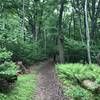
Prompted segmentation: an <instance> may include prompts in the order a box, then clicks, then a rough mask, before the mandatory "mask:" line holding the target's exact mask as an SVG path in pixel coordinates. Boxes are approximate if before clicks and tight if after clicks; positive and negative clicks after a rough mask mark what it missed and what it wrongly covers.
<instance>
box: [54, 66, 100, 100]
mask: <svg viewBox="0 0 100 100" xmlns="http://www.w3.org/2000/svg"><path fill="white" fill-rule="evenodd" d="M56 71H57V74H58V77H59V78H60V80H61V81H62V82H63V84H64V85H65V90H64V91H65V95H66V96H67V97H69V98H71V100H100V96H99V95H100V94H98V95H97V94H95V93H93V92H91V91H89V90H88V89H84V88H83V87H81V86H80V84H79V83H78V80H80V82H82V81H83V80H92V81H93V82H95V83H97V84H100V68H99V67H98V66H97V65H94V64H93V65H88V64H86V65H83V64H58V65H56ZM76 77H77V78H78V80H77V78H76Z"/></svg>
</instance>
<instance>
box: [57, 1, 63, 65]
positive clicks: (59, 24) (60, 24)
mask: <svg viewBox="0 0 100 100" xmlns="http://www.w3.org/2000/svg"><path fill="white" fill-rule="evenodd" d="M63 10H64V0H61V5H60V13H59V20H58V35H59V36H58V49H59V60H60V63H64V47H63V42H64V38H63V34H62V16H63Z"/></svg>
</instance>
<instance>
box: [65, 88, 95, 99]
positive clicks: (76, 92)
mask: <svg viewBox="0 0 100 100" xmlns="http://www.w3.org/2000/svg"><path fill="white" fill-rule="evenodd" d="M65 95H66V96H69V97H70V98H74V99H73V100H94V99H93V97H92V93H91V92H89V91H87V90H85V89H82V88H81V87H79V86H73V87H71V88H70V89H69V90H66V92H65Z"/></svg>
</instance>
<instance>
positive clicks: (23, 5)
mask: <svg viewBox="0 0 100 100" xmlns="http://www.w3.org/2000/svg"><path fill="white" fill-rule="evenodd" d="M85 14H86V13H85V0H13V1H12V0H0V48H6V49H7V50H8V51H11V52H13V56H12V57H13V58H12V59H13V60H14V61H18V60H21V61H23V62H24V63H26V64H30V63H31V62H32V61H39V60H44V59H47V58H50V57H54V59H56V60H57V61H60V62H64V60H65V61H66V62H81V63H86V62H88V55H87V35H86V33H87V25H86V15H85ZM87 17H88V18H87V21H88V26H89V36H90V41H89V43H90V54H91V59H92V62H95V61H96V55H97V53H98V52H99V49H100V45H99V43H100V39H99V38H100V29H99V27H100V0H88V2H87Z"/></svg>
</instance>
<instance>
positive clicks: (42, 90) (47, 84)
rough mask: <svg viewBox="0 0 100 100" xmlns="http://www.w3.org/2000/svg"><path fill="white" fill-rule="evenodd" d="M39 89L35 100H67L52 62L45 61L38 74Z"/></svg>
mask: <svg viewBox="0 0 100 100" xmlns="http://www.w3.org/2000/svg"><path fill="white" fill-rule="evenodd" d="M37 77H38V89H37V93H36V98H35V100H67V99H65V98H64V95H63V90H62V87H61V85H60V83H59V81H58V80H57V77H56V74H55V67H54V64H53V63H52V61H45V62H43V63H42V64H41V68H40V69H39V70H38V72H37Z"/></svg>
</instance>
